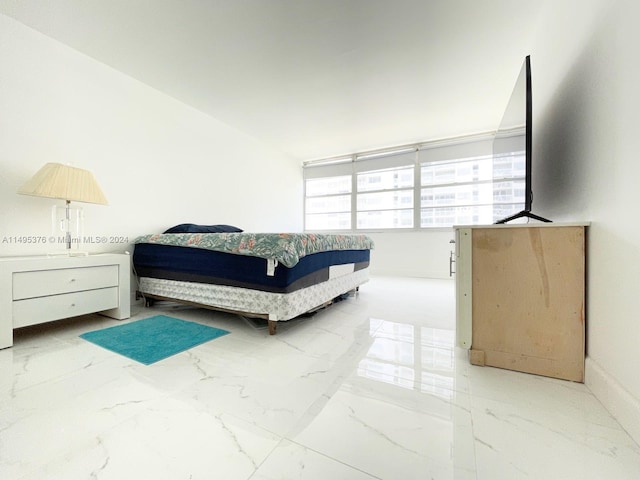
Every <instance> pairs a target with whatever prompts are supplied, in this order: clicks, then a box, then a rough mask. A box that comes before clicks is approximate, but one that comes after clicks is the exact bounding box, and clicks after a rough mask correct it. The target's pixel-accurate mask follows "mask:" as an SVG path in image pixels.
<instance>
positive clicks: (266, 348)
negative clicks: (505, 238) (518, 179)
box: [0, 277, 640, 480]
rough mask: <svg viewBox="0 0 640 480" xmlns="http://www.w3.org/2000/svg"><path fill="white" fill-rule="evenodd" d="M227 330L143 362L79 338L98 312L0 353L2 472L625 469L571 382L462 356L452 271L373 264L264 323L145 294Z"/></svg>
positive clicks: (250, 475)
mask: <svg viewBox="0 0 640 480" xmlns="http://www.w3.org/2000/svg"><path fill="white" fill-rule="evenodd" d="M133 312H134V316H133V317H132V318H131V319H129V320H127V321H125V322H130V321H135V320H137V319H140V318H145V317H148V316H151V315H157V314H164V315H170V316H174V317H177V318H181V319H184V320H189V321H195V322H199V323H203V324H206V325H211V326H214V327H218V328H223V329H226V330H229V331H230V332H231V333H230V335H226V336H224V337H221V338H219V339H216V340H215V341H211V342H207V343H205V344H202V345H199V346H197V347H194V348H192V349H190V350H188V351H186V352H182V353H179V354H177V355H174V356H172V357H169V358H167V359H165V360H162V361H160V362H158V363H156V364H153V365H149V366H146V365H142V364H139V363H137V362H135V361H132V360H129V359H127V358H125V357H121V356H119V355H117V354H114V353H113V352H110V351H108V350H104V349H102V348H100V347H97V346H96V345H93V344H91V343H89V342H86V341H84V340H83V339H81V338H78V335H79V334H80V333H83V332H85V331H91V330H96V329H99V328H105V327H108V326H112V325H117V324H119V323H123V322H118V321H115V320H113V319H109V318H106V317H102V316H99V315H87V316H84V317H79V318H76V319H68V320H64V321H61V322H53V323H51V324H45V325H39V326H37V327H30V328H26V329H21V330H19V331H17V332H16V335H15V346H14V347H13V348H10V349H5V350H2V351H0V479H3V480H4V479H11V480H36V479H38V480H40V479H43V478H46V479H64V480H75V479H82V480H85V479H91V478H94V479H97V480H108V479H123V478H154V479H160V480H163V479H171V480H173V479H183V478H184V479H211V478H224V479H225V480H227V479H229V480H236V479H237V480H269V479H287V480H288V479H302V480H315V479H320V478H322V479H325V478H332V479H345V480H372V479H376V480H386V479H393V480H396V479H398V478H402V479H421V480H422V479H436V480H438V479H443V480H445V479H446V480H467V479H468V480H503V479H505V480H507V479H508V480H519V479H531V478H535V479H538V478H540V479H544V480H555V479H558V480H560V479H562V480H565V479H574V478H575V479H581V480H582V479H587V480H591V479H601V478H607V479H608V478H615V479H616V480H618V479H622V480H627V479H629V480H631V479H634V480H636V479H638V478H640V474H639V472H640V448H639V447H638V445H637V444H635V443H634V442H633V441H632V439H631V438H630V437H629V436H628V435H627V434H626V433H625V432H624V431H623V430H622V428H621V427H620V425H619V424H618V423H617V422H616V421H615V419H614V418H613V417H612V416H611V415H610V414H609V413H608V412H607V411H606V410H605V409H604V408H603V407H602V405H601V404H600V403H599V402H598V401H597V399H596V398H595V397H594V396H593V395H592V394H591V392H590V391H589V390H588V389H587V388H586V387H585V386H584V385H582V384H576V383H572V382H565V381H561V380H555V379H549V378H543V377H538V376H534V375H527V374H522V373H517V372H510V371H507V370H499V369H494V368H489V367H487V368H481V367H475V366H471V365H470V364H469V361H468V355H467V352H466V351H463V350H461V349H459V348H456V347H455V344H454V342H455V332H454V327H455V312H454V298H453V282H451V281H449V280H420V279H406V278H391V277H388V278H387V277H374V278H372V279H371V281H370V282H368V283H367V284H365V285H363V286H362V288H361V290H360V292H359V293H358V294H357V295H354V296H351V297H349V298H348V299H346V300H344V301H342V302H339V303H337V304H335V305H333V306H331V307H330V308H327V309H325V310H321V311H320V312H318V313H316V314H315V315H313V316H311V317H308V318H303V319H299V320H295V321H292V322H285V323H283V324H281V325H279V328H278V334H277V335H276V336H269V335H268V333H267V330H266V328H265V325H264V324H263V323H260V322H255V321H249V320H247V319H243V318H241V317H238V316H235V315H231V314H226V313H220V312H212V311H210V310H204V309H197V308H192V307H185V306H179V305H176V304H171V303H163V302H160V303H159V304H157V305H156V306H155V307H154V308H143V307H142V306H141V305H137V306H135V307H134V309H133Z"/></svg>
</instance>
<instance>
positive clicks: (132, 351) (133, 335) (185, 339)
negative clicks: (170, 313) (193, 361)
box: [80, 315, 229, 365]
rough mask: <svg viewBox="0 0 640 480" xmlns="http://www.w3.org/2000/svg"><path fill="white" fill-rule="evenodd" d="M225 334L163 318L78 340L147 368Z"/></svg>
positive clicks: (220, 331) (139, 321) (218, 330)
mask: <svg viewBox="0 0 640 480" xmlns="http://www.w3.org/2000/svg"><path fill="white" fill-rule="evenodd" d="M227 333H229V332H228V331H226V330H221V329H219V328H214V327H208V326H206V325H201V324H199V323H194V322H187V321H184V320H179V319H177V318H173V317H167V316H165V315H157V316H155V317H150V318H145V319H143V320H137V321H135V322H131V323H125V324H124V325H117V326H115V327H109V328H105V329H103V330H95V331H93V332H87V333H83V334H82V335H80V337H82V338H84V339H85V340H88V341H89V342H92V343H95V344H96V345H98V346H100V347H102V348H106V349H107V350H111V351H112V352H115V353H118V354H120V355H123V356H125V357H128V358H131V359H132V360H135V361H137V362H140V363H143V364H145V365H150V364H152V363H155V362H157V361H159V360H162V359H164V358H167V357H170V356H172V355H175V354H176V353H180V352H184V351H185V350H188V349H190V348H192V347H195V346H197V345H201V344H203V343H205V342H208V341H209V340H213V339H215V338H218V337H221V336H223V335H226V334H227Z"/></svg>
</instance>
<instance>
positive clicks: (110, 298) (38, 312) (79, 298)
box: [13, 287, 118, 328]
mask: <svg viewBox="0 0 640 480" xmlns="http://www.w3.org/2000/svg"><path fill="white" fill-rule="evenodd" d="M117 306H118V287H110V288H100V289H97V290H87V291H85V292H75V293H65V294H62V295H52V296H48V297H39V298H29V299H26V300H16V301H14V302H13V328H20V327H26V326H27V325H35V324H37V323H43V322H49V321H52V320H59V319H61V318H68V317H75V316H77V315H85V314H87V313H93V312H100V311H102V310H109V309H111V308H116V307H117Z"/></svg>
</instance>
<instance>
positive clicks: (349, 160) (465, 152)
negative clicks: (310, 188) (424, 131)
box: [303, 132, 526, 233]
mask: <svg viewBox="0 0 640 480" xmlns="http://www.w3.org/2000/svg"><path fill="white" fill-rule="evenodd" d="M494 138H495V132H485V133H480V134H475V135H465V136H459V137H453V138H448V139H443V140H438V141H428V142H421V143H415V144H410V145H402V146H398V147H393V148H387V149H381V150H374V151H368V152H360V153H354V154H351V155H343V156H340V157H332V158H327V159H318V160H312V161H308V162H304V163H303V226H304V230H305V231H317V232H339V233H365V232H407V231H436V230H445V229H446V230H449V229H450V228H451V226H452V225H433V226H431V225H426V226H422V212H423V210H424V209H425V207H424V206H423V204H422V203H423V202H422V192H423V190H424V189H428V188H431V187H440V186H464V185H468V186H473V185H476V184H484V183H487V184H492V185H496V184H501V183H504V182H516V183H517V182H524V181H525V176H526V172H522V175H514V174H513V172H514V168H512V170H511V171H510V172H509V174H508V175H506V176H501V177H493V175H495V172H494V171H493V164H492V176H491V178H487V179H484V180H476V181H473V180H472V181H468V182H467V181H464V182H456V181H455V179H454V180H453V181H452V182H451V183H450V184H449V183H447V184H442V185H441V184H435V185H422V178H421V177H422V167H423V165H426V164H429V163H433V162H450V163H452V164H456V163H458V162H460V163H462V162H467V161H472V160H473V159H474V158H476V157H477V158H479V157H485V156H491V157H492V158H493V148H492V146H493V140H494ZM409 157H411V160H410V161H408V160H407V159H408V158H409ZM411 166H412V167H413V186H412V187H408V186H406V187H396V188H387V189H385V188H381V189H379V190H370V191H369V190H366V191H358V175H359V174H364V173H375V172H378V171H384V170H393V169H397V170H403V169H406V168H407V167H411ZM341 175H351V192H350V194H349V195H350V196H351V202H350V203H351V210H350V212H349V214H350V228H344V229H314V228H310V227H309V225H308V213H307V200H308V198H310V197H307V181H308V180H311V179H314V178H328V177H332V176H341ZM408 190H412V191H413V204H412V207H411V208H410V209H411V210H412V219H413V225H412V226H411V227H397V226H391V227H371V228H369V227H366V228H362V227H361V228H359V227H358V214H360V213H366V212H369V211H383V210H384V209H381V210H358V196H359V195H362V194H369V193H384V192H394V191H408ZM513 191H517V188H513ZM492 195H495V191H494V192H493V193H492ZM329 196H331V194H327V195H325V196H324V197H329ZM316 197H318V196H316ZM316 197H311V198H316ZM521 202H522V203H521ZM523 203H524V200H522V201H520V200H518V199H517V198H516V199H515V201H514V202H512V203H510V204H507V205H513V206H515V205H518V206H519V205H521V204H523ZM499 204H501V203H500V202H496V201H495V198H494V197H493V196H492V197H491V203H490V205H491V206H493V205H499ZM446 207H450V208H452V209H454V210H455V208H458V207H460V205H455V204H452V205H448V206H447V205H443V208H446ZM470 207H471V208H474V207H478V205H477V204H473V205H470ZM486 207H487V205H485V208H486ZM490 208H491V207H490ZM514 208H516V207H514ZM407 209H409V208H407ZM407 209H401V208H397V207H396V208H390V209H386V210H397V211H400V210H407ZM328 213H332V212H328ZM485 218H486V217H485ZM486 223H487V222H486V221H483V222H480V221H478V222H477V223H476V224H486ZM454 224H457V222H455V220H454ZM471 224H474V223H471Z"/></svg>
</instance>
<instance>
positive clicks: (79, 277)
mask: <svg viewBox="0 0 640 480" xmlns="http://www.w3.org/2000/svg"><path fill="white" fill-rule="evenodd" d="M130 261H131V259H130V256H129V255H125V254H116V253H109V254H97V255H87V256H78V257H73V256H72V257H69V256H25V257H0V348H7V347H10V346H12V345H13V329H14V328H20V327H26V326H28V325H36V324H38V323H45V322H50V321H52V320H60V319H62V318H68V317H75V316H78V315H86V314H88V313H96V312H99V313H101V314H103V315H106V316H109V317H113V318H116V319H118V320H123V319H125V318H129V315H130V295H131V292H130V287H129V284H130V270H131V267H130Z"/></svg>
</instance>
